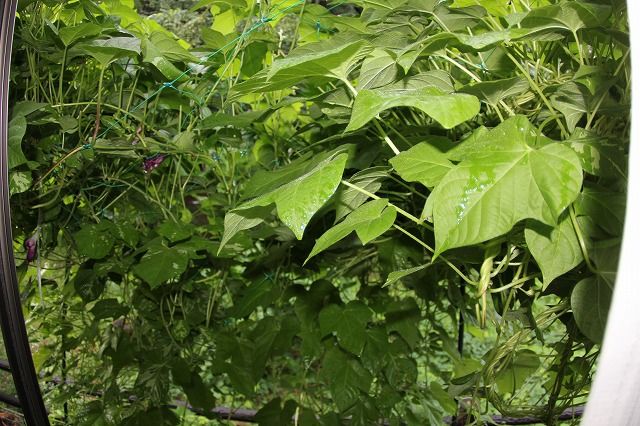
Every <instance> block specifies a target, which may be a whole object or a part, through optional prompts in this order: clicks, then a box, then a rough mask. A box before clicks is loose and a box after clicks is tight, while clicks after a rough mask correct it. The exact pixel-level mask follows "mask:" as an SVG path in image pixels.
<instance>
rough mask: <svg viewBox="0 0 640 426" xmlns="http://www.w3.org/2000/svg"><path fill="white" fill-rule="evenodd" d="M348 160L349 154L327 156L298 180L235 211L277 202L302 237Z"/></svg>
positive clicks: (284, 218) (281, 213) (282, 215)
mask: <svg viewBox="0 0 640 426" xmlns="http://www.w3.org/2000/svg"><path fill="white" fill-rule="evenodd" d="M346 163H347V154H338V155H336V156H335V157H330V158H327V159H325V160H324V161H321V162H320V163H319V164H317V165H316V166H315V167H314V168H313V169H312V170H310V171H309V172H307V173H305V174H303V175H302V176H300V177H299V178H297V179H295V180H294V181H292V182H289V183H287V184H285V185H282V186H280V187H278V188H276V189H274V190H273V191H271V192H268V193H266V194H264V195H261V196H259V197H257V198H255V199H253V200H251V201H249V202H247V203H244V204H242V205H241V206H238V207H237V208H236V209H235V210H234V211H241V210H247V209H250V208H254V207H260V206H262V207H264V206H268V205H270V204H273V203H275V205H276V210H277V212H278V217H280V220H282V222H284V224H285V225H287V226H288V227H289V229H291V231H293V233H294V235H295V236H296V237H297V238H298V239H299V240H300V239H302V235H303V233H304V230H305V228H306V227H307V224H308V223H309V221H310V220H311V218H312V217H313V215H314V214H315V213H316V212H317V211H318V210H319V209H320V207H322V206H323V205H324V204H325V203H326V202H327V201H328V200H329V198H330V197H331V196H332V195H333V193H334V192H335V190H336V188H337V187H338V185H339V184H340V180H341V179H342V173H343V171H344V167H345V165H346Z"/></svg>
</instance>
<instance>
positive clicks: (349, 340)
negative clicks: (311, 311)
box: [319, 301, 372, 356]
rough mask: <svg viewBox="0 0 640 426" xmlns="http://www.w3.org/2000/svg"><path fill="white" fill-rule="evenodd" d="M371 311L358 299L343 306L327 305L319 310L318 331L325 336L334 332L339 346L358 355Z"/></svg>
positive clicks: (362, 346)
mask: <svg viewBox="0 0 640 426" xmlns="http://www.w3.org/2000/svg"><path fill="white" fill-rule="evenodd" d="M371 313H372V312H371V309H370V308H368V307H367V306H366V305H365V304H363V303H362V302H359V301H353V302H349V303H348V304H346V305H345V306H338V305H333V304H332V305H329V306H327V307H326V308H324V309H323V310H322V311H320V315H319V320H320V332H321V333H322V334H323V335H325V336H326V335H327V334H331V333H335V334H336V337H337V338H338V343H340V346H342V347H343V348H344V349H346V350H348V351H349V352H351V353H353V354H355V355H358V356H359V355H360V354H362V349H363V348H364V343H365V340H366V328H367V323H368V322H369V321H370V320H371Z"/></svg>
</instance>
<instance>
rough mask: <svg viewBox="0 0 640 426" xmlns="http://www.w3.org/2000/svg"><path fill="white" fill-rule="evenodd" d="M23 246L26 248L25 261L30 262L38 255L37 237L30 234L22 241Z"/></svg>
mask: <svg viewBox="0 0 640 426" xmlns="http://www.w3.org/2000/svg"><path fill="white" fill-rule="evenodd" d="M24 248H25V249H27V262H31V261H33V260H35V259H36V257H37V256H38V237H37V235H34V236H32V237H31V238H28V239H26V240H25V241H24Z"/></svg>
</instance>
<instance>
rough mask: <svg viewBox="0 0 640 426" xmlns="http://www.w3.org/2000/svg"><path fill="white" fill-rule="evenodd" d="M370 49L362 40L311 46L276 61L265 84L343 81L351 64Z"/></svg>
mask: <svg viewBox="0 0 640 426" xmlns="http://www.w3.org/2000/svg"><path fill="white" fill-rule="evenodd" d="M372 49H373V47H371V46H369V45H367V44H366V43H365V42H364V41H362V40H353V39H352V40H348V39H342V38H338V37H336V38H335V39H332V40H330V41H323V42H318V43H311V44H308V45H305V46H303V47H300V48H298V49H296V50H295V51H294V52H292V54H291V55H289V56H287V57H286V58H283V59H280V60H277V61H275V62H274V63H273V66H272V67H271V68H270V69H269V71H268V73H267V76H266V77H267V81H268V82H269V83H272V84H277V83H278V82H281V81H284V82H291V81H301V80H302V79H304V78H308V77H330V78H337V79H346V78H347V77H348V75H349V72H350V71H351V70H352V69H353V67H354V65H355V64H356V63H358V62H359V61H360V60H361V59H363V58H364V57H365V56H366V55H367V54H368V53H369V52H371V50H372Z"/></svg>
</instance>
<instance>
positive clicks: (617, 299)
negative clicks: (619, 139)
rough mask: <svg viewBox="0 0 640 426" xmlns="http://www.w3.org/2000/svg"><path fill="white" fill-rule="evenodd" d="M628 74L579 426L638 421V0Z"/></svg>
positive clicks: (632, 4)
mask: <svg viewBox="0 0 640 426" xmlns="http://www.w3.org/2000/svg"><path fill="white" fill-rule="evenodd" d="M627 7H628V13H629V24H630V25H629V26H630V31H631V68H632V70H633V75H632V79H631V85H632V108H631V123H632V126H631V148H630V154H629V186H628V196H627V213H626V219H625V226H624V237H623V241H622V252H621V255H620V265H619V268H618V279H617V282H616V287H615V290H614V295H613V302H612V305H611V309H610V311H609V319H608V322H607V330H606V334H605V338H604V343H603V347H602V353H601V355H600V360H599V363H598V366H597V373H596V378H595V382H594V385H593V387H592V389H591V395H590V397H589V402H588V404H587V410H586V413H585V417H584V419H583V421H582V425H583V426H608V425H615V426H626V425H629V426H636V425H640V145H639V142H640V84H639V83H640V76H639V71H640V51H639V49H640V28H635V26H634V25H635V24H634V23H635V19H636V18H637V17H640V3H639V2H638V1H637V0H635V1H634V0H628V1H627Z"/></svg>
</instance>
